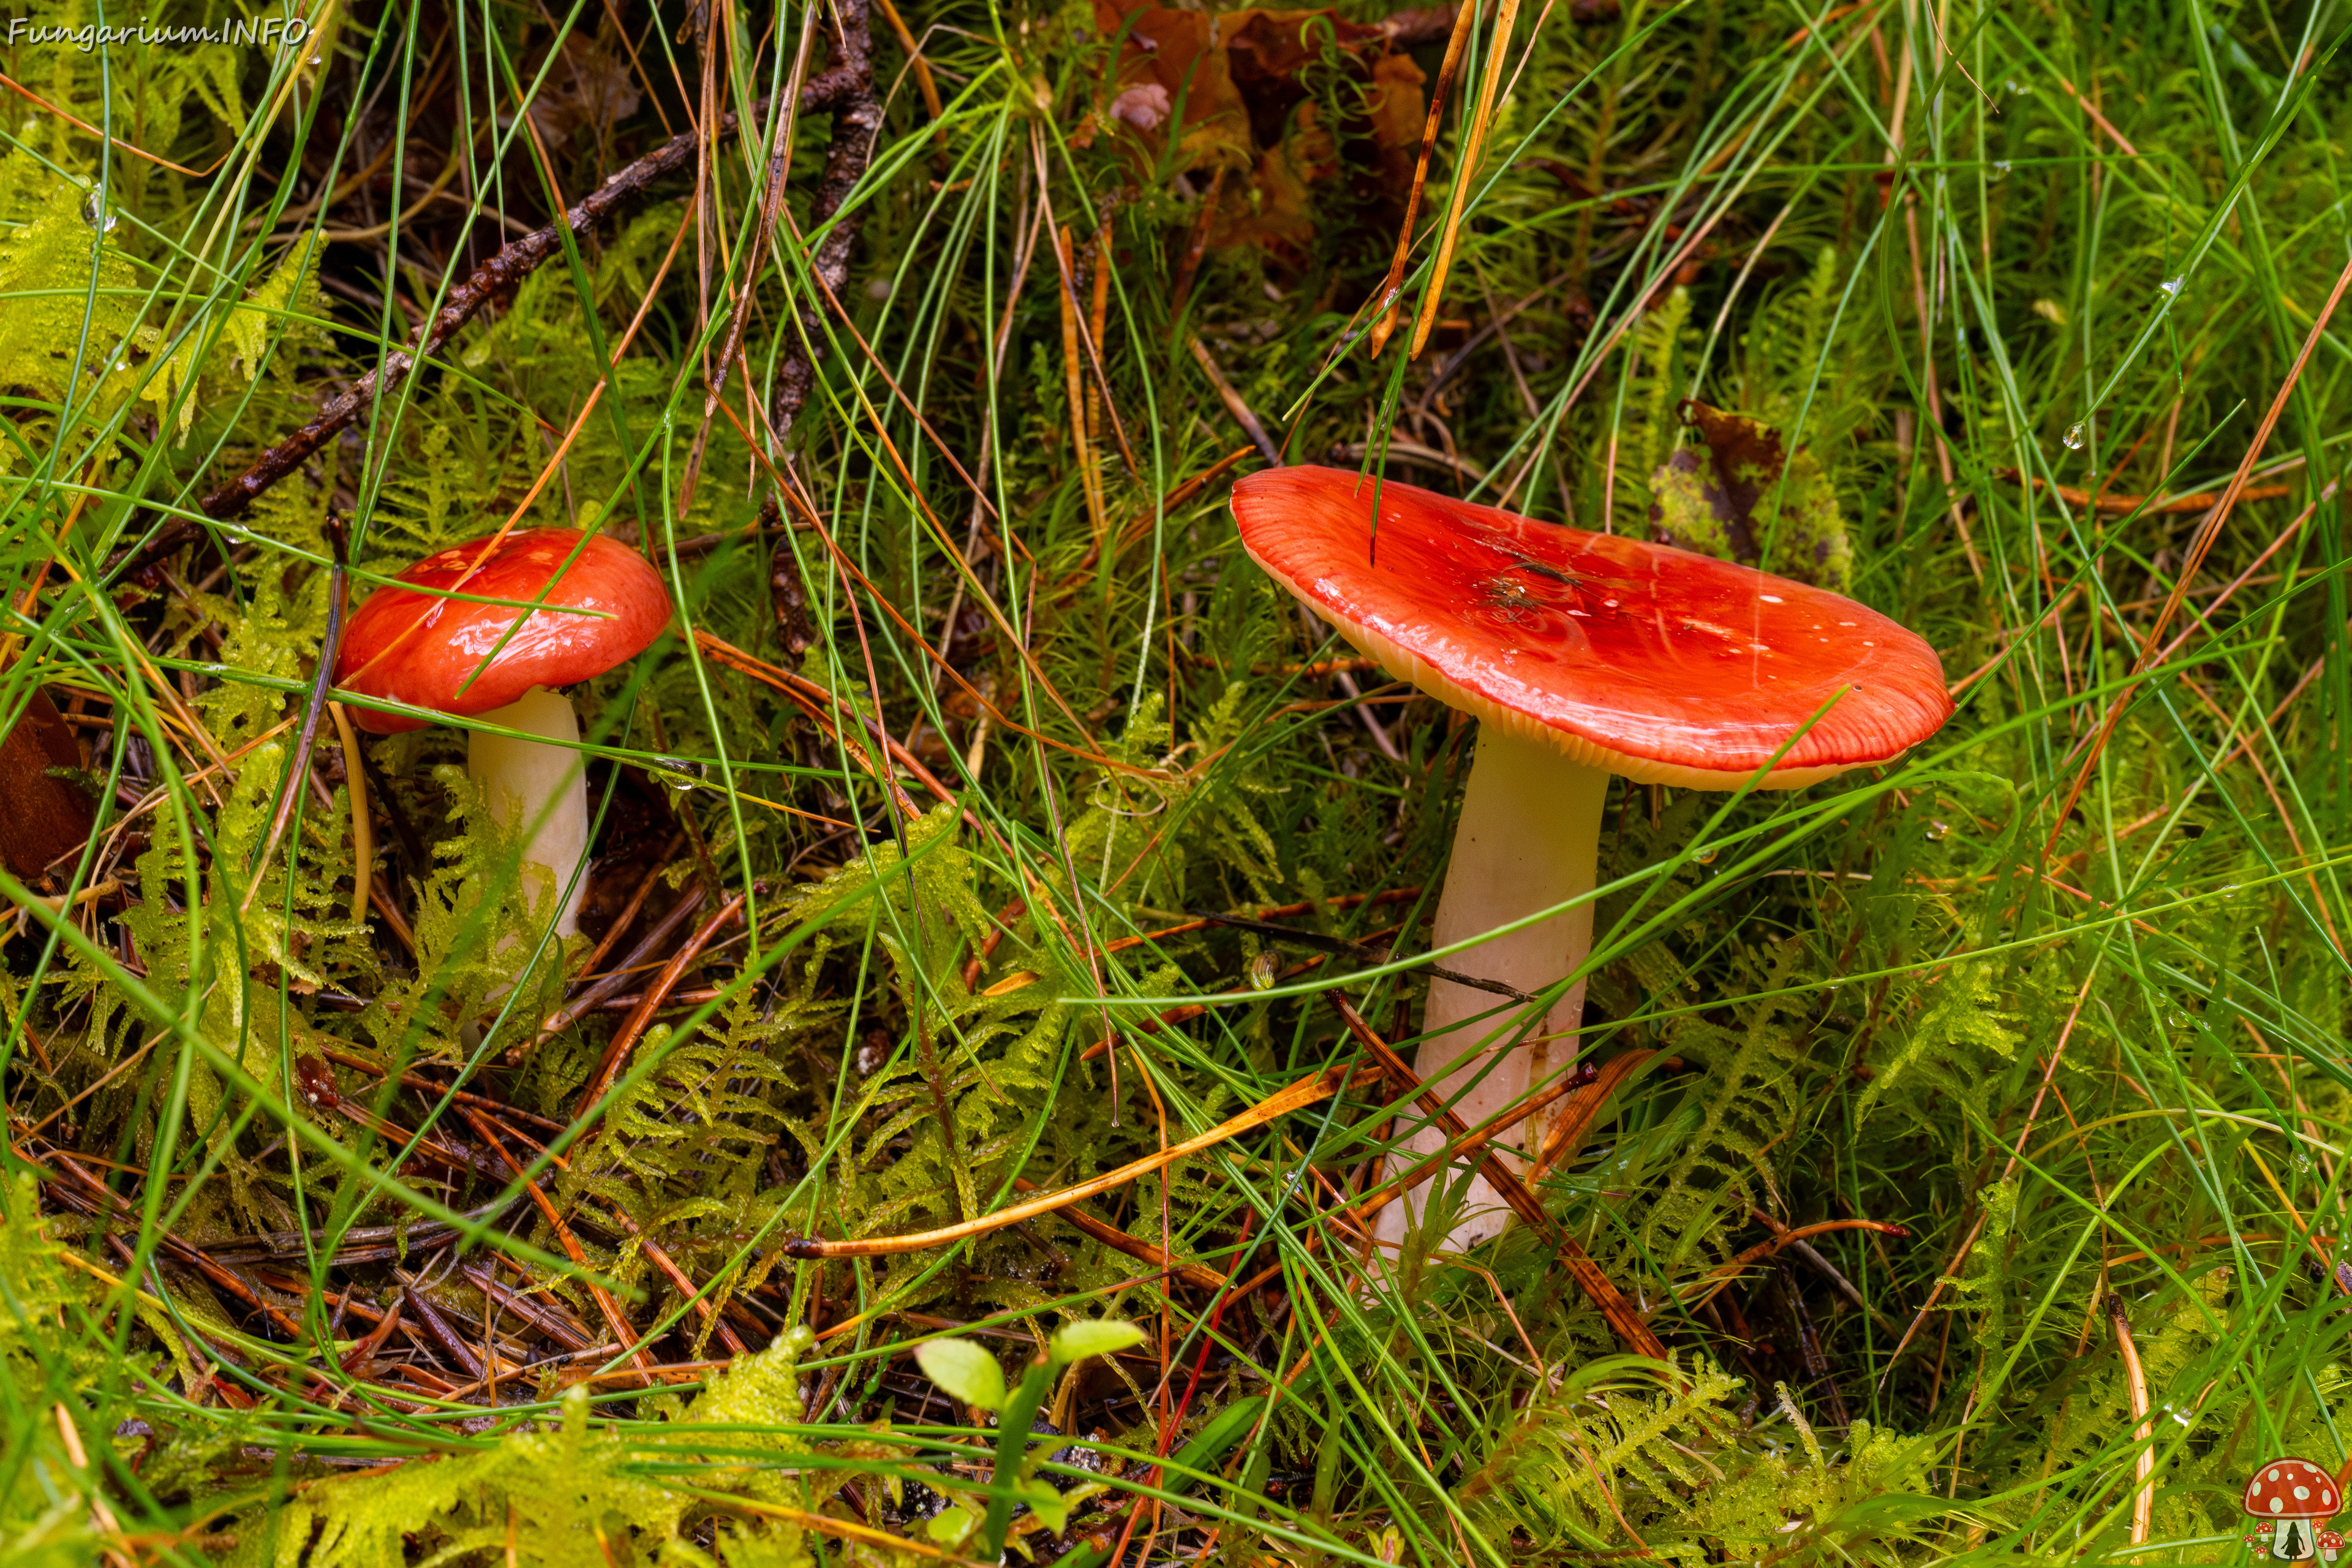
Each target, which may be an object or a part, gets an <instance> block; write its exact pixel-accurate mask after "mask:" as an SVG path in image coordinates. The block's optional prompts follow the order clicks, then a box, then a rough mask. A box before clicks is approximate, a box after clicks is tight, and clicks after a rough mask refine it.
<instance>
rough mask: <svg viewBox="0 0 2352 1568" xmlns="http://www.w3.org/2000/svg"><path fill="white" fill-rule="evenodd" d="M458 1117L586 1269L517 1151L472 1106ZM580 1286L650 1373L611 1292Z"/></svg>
mask: <svg viewBox="0 0 2352 1568" xmlns="http://www.w3.org/2000/svg"><path fill="white" fill-rule="evenodd" d="M457 1114H458V1115H460V1116H462V1117H464V1118H465V1119H466V1121H467V1123H468V1124H469V1125H470V1126H471V1127H472V1128H473V1129H474V1134H475V1136H476V1137H478V1138H479V1139H481V1141H482V1142H485V1143H487V1144H488V1145H489V1146H490V1147H491V1148H493V1149H495V1150H497V1151H498V1152H499V1159H500V1160H502V1161H504V1162H505V1163H506V1167H507V1170H508V1172H509V1173H510V1174H511V1175H512V1176H513V1178H514V1179H515V1180H516V1181H518V1182H520V1183H521V1184H522V1190H523V1191H524V1192H525V1193H526V1194H530V1201H531V1203H532V1205H534V1206H536V1207H537V1208H538V1210H539V1213H540V1217H541V1218H542V1219H544V1220H546V1221H547V1226H548V1228H549V1229H550V1230H552V1231H553V1232H555V1236H556V1239H557V1240H558V1241H560V1242H562V1244H563V1255H564V1256H565V1257H566V1258H570V1259H572V1264H573V1266H574V1267H576V1268H586V1267H587V1266H588V1255H587V1254H586V1253H584V1252H583V1251H582V1250H581V1249H580V1238H579V1237H575V1236H573V1235H572V1227H571V1226H568V1225H566V1224H564V1223H563V1215H562V1214H560V1213H559V1212H557V1210H556V1207H555V1205H553V1204H551V1203H550V1202H548V1201H547V1194H545V1193H543V1192H541V1190H540V1186H539V1184H538V1183H537V1182H534V1181H532V1180H531V1179H530V1177H529V1176H527V1175H525V1174H524V1173H523V1168H522V1165H521V1163H520V1162H519V1161H517V1160H516V1159H515V1157H514V1152H513V1151H512V1150H510V1149H509V1148H508V1147H507V1146H506V1142H505V1140H503V1139H501V1138H499V1136H498V1135H497V1134H496V1133H494V1132H493V1131H491V1130H490V1126H489V1122H488V1120H487V1119H485V1118H484V1117H483V1115H482V1113H481V1112H480V1111H478V1110H475V1109H474V1108H473V1107H471V1106H469V1105H460V1106H459V1107H457ZM581 1283H582V1284H583V1285H585V1286H586V1287H587V1288H588V1294H589V1295H590V1296H591V1297H593V1299H594V1300H595V1302H596V1307H597V1310H599V1311H601V1312H603V1313H604V1321H605V1322H606V1323H607V1324H608V1325H610V1327H611V1328H612V1331H613V1337H614V1339H616V1340H618V1341H619V1342H621V1348H622V1349H623V1350H625V1351H626V1352H629V1360H630V1361H631V1362H632V1363H635V1366H636V1368H637V1370H638V1371H639V1372H651V1371H652V1370H653V1364H654V1362H653V1357H651V1356H649V1355H647V1354H646V1351H645V1347H644V1345H643V1344H642V1343H641V1342H639V1341H638V1339H637V1331H636V1330H635V1329H634V1328H632V1327H630V1326H629V1320H628V1315H627V1314H626V1313H625V1312H623V1311H622V1310H621V1304H620V1303H619V1302H618V1301H615V1300H613V1296H612V1292H610V1291H608V1290H606V1289H604V1287H603V1286H601V1285H599V1284H597V1283H596V1282H595V1281H594V1280H593V1279H583V1280H582V1281H581Z"/></svg>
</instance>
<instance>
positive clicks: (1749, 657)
mask: <svg viewBox="0 0 2352 1568" xmlns="http://www.w3.org/2000/svg"><path fill="white" fill-rule="evenodd" d="M1373 495H1374V489H1373V485H1372V482H1371V481H1370V480H1369V479H1362V480H1360V479H1359V478H1358V476H1357V475H1355V474H1354V473H1352V472H1348V471H1344V470H1340V469H1335V468H1278V469H1272V470H1268V471H1266V472H1263V473H1257V474H1252V475H1250V476H1249V477H1248V478H1246V479H1243V480H1241V481H1240V482H1239V483H1238V484H1236V485H1235V486H1234V516H1235V518H1236V519H1237V520H1238V521H1239V522H1240V525H1241V537H1242V543H1243V544H1244V547H1245V548H1247V550H1248V551H1249V552H1250V554H1251V555H1252V556H1253V557H1254V558H1255V560H1256V561H1257V563H1259V564H1260V565H1261V566H1263V567H1265V569H1266V571H1267V572H1269V573H1270V574H1273V576H1274V577H1275V578H1276V580H1277V581H1278V582H1280V583H1281V584H1283V585H1284V586H1286V587H1287V588H1288V589H1290V590H1291V592H1292V593H1294V594H1296V595H1298V597H1299V598H1300V599H1301V600H1302V601H1303V602H1304V603H1305V604H1306V605H1307V607H1308V608H1309V609H1311V610H1312V611H1313V612H1314V613H1315V614H1316V615H1317V616H1321V617H1322V618H1323V619H1325V620H1327V621H1328V622H1330V623H1331V624H1332V625H1333V626H1337V627H1338V628H1339V633H1340V635H1341V636H1343V637H1346V638H1347V639H1348V640H1349V642H1351V643H1353V644H1354V645H1355V646H1356V647H1359V648H1360V649H1362V650H1363V652H1364V653H1366V654H1367V655H1369V656H1370V657H1371V658H1374V659H1377V660H1378V661H1379V662H1380V664H1381V667H1382V668H1384V669H1386V670H1387V671H1388V672H1389V673H1390V674H1391V675H1392V676H1395V677H1396V678H1397V679H1401V680H1405V681H1409V682H1411V683H1412V685H1414V686H1416V687H1418V688H1420V689H1422V690H1423V691H1424V692H1426V693H1428V694H1429V695H1430V696H1432V697H1434V698H1436V699H1437V700H1439V701H1441V702H1444V703H1445V704H1447V705H1448V706H1450V707H1453V708H1456V709H1460V710H1463V711H1465V712H1466V713H1470V714H1473V715H1475V717H1477V718H1478V719H1479V720H1480V721H1481V723H1480V725H1479V730H1478V742H1477V753H1476V756H1475V760H1474V762H1473V763H1472V767H1471V773H1470V778H1469V783H1468V785H1467V787H1466V788H1465V791H1464V794H1463V799H1462V814H1461V818H1460V822H1459V825H1458V826H1457V827H1456V829H1455V832H1454V853H1453V858H1452V861H1451V864H1450V867H1449V869H1448V870H1447V873H1446V880H1445V889H1444V895H1443V896H1442V898H1441V899H1440V900H1439V903H1438V907H1437V918H1436V923H1435V927H1434V929H1433V942H1434V944H1435V945H1436V946H1438V947H1441V948H1444V947H1450V946H1453V945H1454V944H1455V943H1457V942H1469V941H1473V940H1475V939H1477V938H1479V937H1481V936H1484V935H1485V934H1486V932H1489V931H1502V934H1500V935H1497V936H1495V937H1493V938H1492V939H1490V940H1487V941H1486V942H1483V943H1482V944H1481V945H1480V946H1478V947H1477V948H1476V949H1475V950H1474V951H1473V952H1469V953H1467V954H1465V956H1464V957H1463V958H1461V959H1459V960H1456V961H1455V962H1456V963H1458V964H1459V965H1460V966H1461V967H1463V968H1465V969H1466V970H1468V971H1470V972H1471V973H1475V974H1476V975H1478V976H1479V977H1481V978H1485V979H1489V980H1494V981H1498V982H1500V983H1502V984H1505V985H1507V986H1510V987H1512V988H1514V989H1516V990H1519V991H1524V992H1538V991H1542V990H1544V989H1545V988H1547V987H1549V986H1550V985H1553V984H1557V983H1558V982H1559V981H1560V980H1561V979H1563V978H1565V977H1567V976H1570V975H1573V974H1576V973H1577V972H1578V970H1579V969H1580V967H1581V966H1582V964H1583V963H1584V959H1585V955H1586V953H1587V952H1588V951H1589V950H1590V949H1591V943H1592V909H1591V904H1590V902H1585V903H1580V904H1577V905H1576V906H1575V907H1574V908H1571V909H1566V910H1561V909H1560V906H1562V905H1565V904H1569V903H1570V901H1571V900H1579V899H1582V898H1584V897H1585V896H1586V895H1588V894H1590V893H1591V891H1592V888H1593V878H1594V872H1595V868H1596V865H1597V862H1598V858H1599V845H1600V829H1601V808H1602V805H1603V803H1604V802H1605V801H1606V799H1607V796H1608V789H1609V777H1610V775H1611V774H1612V773H1618V774H1622V775H1624V776H1625V777H1627V778H1631V779H1636V780H1642V781H1644V782H1649V783H1655V784H1676V785H1681V786H1685V787H1688V788H1696V789H1735V788H1738V787H1739V786H1741V785H1743V784H1749V783H1751V782H1752V783H1754V784H1758V785H1759V787H1762V788H1765V789H1795V788H1801V787H1802V786H1804V785H1807V784H1816V783H1819V782H1821V781H1822V780H1824V779H1828V778H1831V777H1833V776H1834V775H1836V774H1838V773H1843V772H1845V771H1846V770H1847V769H1849V768H1856V767H1864V766H1867V765H1869V764H1871V763H1884V762H1886V761H1889V760H1891V759H1892V758H1894V757H1895V756H1898V755H1900V754H1901V753H1902V752H1904V751H1906V749H1908V748H1910V747H1912V746H1915V745H1916V744H1918V743H1919V742H1921V741H1924V740H1926V739H1927V737H1928V736H1930V735H1932V734H1934V733H1935V732H1936V731H1937V729H1938V728H1939V727H1940V726H1941V725H1942V724H1943V722H1944V721H1945V720H1946V719H1947V718H1948V717H1949V716H1950V714H1951V711H1952V704H1951V700H1950V699H1949V697H1948V695H1947V694H1946V692H1945V689H1944V677H1943V668H1942V666H1941V665H1940V664H1939V663H1938V661H1937V658H1936V655H1935V652H1934V650H1933V649H1931V648H1930V647H1928V646H1927V644H1926V643H1925V642H1924V641H1922V640H1921V639H1920V638H1919V637H1916V636H1914V635H1913V634H1912V633H1910V632H1908V631H1906V630H1905V629H1904V628H1903V627H1901V626H1896V625H1895V623H1894V622H1893V621H1890V620H1888V619H1887V618H1886V617H1885V616H1881V615H1879V614H1877V613H1876V612H1874V611H1873V610H1869V609H1866V608H1864V606H1863V605H1858V604H1855V603H1854V602H1853V601H1852V600H1850V599H1846V598H1843V597H1842V596H1840V595H1836V594H1832V593H1828V592H1825V591H1824V590H1822V589H1819V588H1813V587H1809V586H1807V585H1805V584H1801V583H1792V582H1789V581H1786V580H1784V579H1781V578H1778V577H1772V576H1769V575H1767V574H1764V573H1761V572H1759V571H1756V570H1754V569H1753V568H1751V567H1746V566H1739V565H1735V564H1732V563H1727V562H1723V561H1717V560H1715V559H1713V558H1712V557H1708V556H1702V555H1694V554H1691V553H1689V552H1685V551H1681V550H1675V549H1671V548H1668V547H1666V546H1664V545H1656V544H1646V543H1643V542H1639V541H1636V540H1632V539H1626V538H1622V537H1619V536H1614V535H1609V534H1597V533H1587V532H1583V531H1580V530H1577V529H1572V528H1562V527H1558V526H1555V525H1553V524H1549V523H1543V522H1538V521H1533V520H1532V519H1528V518H1524V517H1518V516H1516V515H1514V514H1512V513H1510V512H1507V511H1502V510H1497V509H1496V508H1494V507H1486V506H1476V505H1473V504H1471V503H1469V502H1465V501H1457V500H1451V499H1449V498H1447V497H1445V496H1442V495H1438V494H1436V493H1435V492H1433V491H1431V490H1425V489H1419V488H1417V487H1415V486H1412V485H1404V484H1398V483H1395V482H1394V481H1385V482H1383V483H1381V486H1380V487H1379V507H1378V530H1377V539H1376V538H1375V530H1374V503H1373ZM1809 725H1810V727H1808V726H1809ZM1784 747H1785V748H1787V750H1786V752H1785V754H1783V752H1782V748H1784ZM1547 910H1559V912H1558V913H1554V914H1550V915H1549V916H1544V912H1545V911H1547ZM1538 916H1544V918H1541V919H1538V918H1536V917H1538ZM1520 922H1527V923H1520ZM1505 927H1514V928H1515V929H1512V930H1508V931H1504V930H1503V928H1505ZM1495 1005H1496V998H1495V997H1494V996H1493V995H1492V994H1488V993H1486V992H1481V991H1478V990H1475V989H1473V988H1471V987H1468V986H1464V985H1458V984H1454V983H1452V982H1450V981H1446V980H1435V981H1433V982H1432V983H1431V985H1430V991H1429V1000H1428V1003H1427V1005H1426V1008H1425V1010H1424V1012H1423V1023H1422V1032H1423V1044H1422V1047H1421V1051H1420V1056H1419V1058H1418V1064H1417V1065H1418V1068H1419V1071H1420V1073H1421V1075H1422V1077H1423V1079H1426V1080H1429V1081H1432V1082H1433V1083H1435V1084H1436V1085H1437V1086H1438V1088H1439V1089H1441V1091H1442V1092H1444V1094H1445V1095H1446V1096H1447V1097H1448V1098H1449V1099H1451V1100H1453V1103H1454V1110H1456V1112H1457V1113H1458V1114H1459V1115H1460V1116H1461V1117H1462V1119H1463V1120H1464V1121H1465V1122H1467V1123H1469V1124H1470V1125H1471V1126H1473V1127H1475V1126H1477V1125H1478V1124H1480V1123H1481V1122H1483V1121H1489V1120H1492V1119H1493V1118H1494V1117H1496V1115H1497V1114H1498V1113H1500V1112H1501V1111H1503V1110H1505V1109H1506V1108H1507V1107H1508V1106H1510V1105H1511V1104H1513V1103H1514V1102H1515V1101H1517V1100H1520V1099H1521V1098H1522V1097H1524V1096H1525V1095H1526V1094H1527V1093H1528V1090H1529V1089H1530V1087H1531V1086H1536V1085H1539V1084H1541V1083H1542V1082H1543V1081H1544V1080H1545V1079H1547V1078H1548V1077H1549V1076H1550V1075H1552V1074H1553V1073H1555V1072H1556V1071H1557V1070H1558V1069H1559V1068H1561V1067H1564V1066H1565V1065H1566V1063H1567V1061H1568V1060H1569V1058H1570V1057H1572V1055H1573V1053H1574V1048H1575V1039H1576V1031H1577V1027H1578V1025H1579V1023H1580V1018H1581V1016H1582V1013H1583V1006H1584V985H1583V981H1582V979H1581V978H1579V979H1578V980H1577V982H1576V984H1573V985H1572V986H1570V988H1569V990H1568V991H1567V992H1566V994H1564V995H1563V996H1562V997H1561V998H1560V1000H1559V1002H1558V1003H1557V1004H1556V1005H1554V1006H1553V1007H1552V1009H1551V1012H1550V1014H1549V1019H1548V1021H1547V1022H1545V1023H1544V1024H1542V1025H1539V1026H1538V1028H1537V1031H1536V1033H1535V1035H1534V1036H1533V1037H1530V1038H1529V1039H1528V1042H1527V1043H1526V1044H1525V1045H1524V1046H1523V1047H1520V1048H1519V1049H1517V1050H1511V1049H1509V1048H1508V1041H1509V1038H1510V1036H1511V1035H1512V1033H1513V1032H1514V1026H1512V1025H1511V1024H1508V1023H1502V1024H1497V1023H1495V1022H1492V1021H1480V1022H1476V1023H1469V1022H1467V1021H1468V1020H1472V1019H1476V1018H1478V1017H1479V1016H1480V1015H1486V1014H1490V1013H1492V1012H1493V1010H1494V1008H1495ZM1497 1058H1500V1059H1499V1060H1498V1059H1497ZM1536 1131H1537V1130H1535V1129H1533V1128H1531V1127H1525V1126H1523V1127H1522V1128H1521V1129H1520V1130H1519V1131H1517V1133H1514V1134H1512V1135H1510V1139H1509V1141H1510V1142H1524V1143H1526V1144H1528V1145H1530V1146H1531V1145H1532V1144H1533V1142H1535V1141H1536ZM1443 1143H1444V1133H1443V1132H1442V1131H1440V1130H1438V1129H1434V1128H1426V1129H1423V1131H1421V1132H1419V1133H1417V1134H1415V1135H1414V1136H1413V1137H1412V1138H1411V1139H1409V1140H1408V1141H1407V1145H1406V1152H1402V1153H1400V1154H1399V1155H1398V1156H1397V1159H1398V1161H1399V1162H1400V1163H1412V1162H1414V1161H1416V1160H1418V1159H1419V1158H1420V1157H1422V1156H1423V1155H1426V1154H1427V1153H1428V1152H1431V1151H1433V1150H1434V1149H1436V1148H1438V1147H1440V1146H1441V1145H1442V1144H1443ZM1420 1206H1421V1205H1420V1201H1419V1197H1418V1194H1415V1195H1414V1197H1413V1198H1412V1201H1411V1202H1410V1204H1409V1205H1408V1204H1396V1205H1390V1207H1389V1208H1388V1209H1387V1210H1386V1211H1384V1212H1383V1214H1382V1215H1381V1236H1382V1238H1383V1239H1387V1240H1397V1239H1401V1238H1402V1236H1403V1233H1404V1230H1405V1227H1406V1226H1407V1225H1408V1224H1410V1223H1411V1221H1412V1219H1413V1218H1414V1217H1417V1215H1418V1214H1419V1212H1420ZM1507 1217H1508V1211H1507V1209H1505V1208H1504V1207H1503V1205H1502V1204H1501V1202H1500V1200H1499V1198H1498V1197H1497V1195H1496V1194H1495V1193H1494V1191H1493V1189H1492V1188H1491V1187H1489V1186H1488V1185H1487V1184H1486V1182H1485V1181H1484V1180H1483V1179H1475V1184H1474V1186H1473V1187H1472V1189H1471V1191H1470V1193H1469V1194H1468V1197H1467V1199H1466V1201H1465V1205H1464V1208H1463V1215H1462V1218H1461V1219H1460V1221H1459V1222H1458V1223H1457V1224H1456V1226H1454V1230H1453V1232H1452V1235H1451V1236H1450V1237H1449V1238H1448V1240H1449V1245H1452V1246H1454V1247H1464V1246H1468V1245H1472V1244H1474V1243H1475V1242H1477V1241H1481V1240H1484V1239H1486V1237H1490V1236H1493V1235H1495V1234H1496V1233H1497V1232H1498V1231H1499V1230H1500V1229H1501V1228H1502V1226H1503V1225H1504V1224H1505V1223H1506V1221H1507Z"/></svg>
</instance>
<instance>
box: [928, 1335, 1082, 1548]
mask: <svg viewBox="0 0 2352 1568" xmlns="http://www.w3.org/2000/svg"><path fill="white" fill-rule="evenodd" d="M938 1343H961V1341H939V1342H938ZM932 1381H933V1382H934V1383H936V1382H938V1381H939V1380H938V1379H937V1378H934V1379H932ZM971 1526H972V1518H971V1513H970V1512H969V1511H968V1510H965V1509H964V1508H963V1507H962V1505H961V1504H954V1505H950V1506H949V1507H947V1508H943V1509H941V1510H940V1511H939V1512H937V1513H935V1514H933V1515H932V1516H931V1521H930V1522H929V1524H926V1525H925V1526H923V1533H924V1534H926V1535H928V1536H929V1537H930V1538H931V1539H932V1540H933V1541H936V1542H939V1543H940V1545H941V1546H953V1545H955V1544H956V1543H957V1542H961V1540H962V1539H963V1538H964V1537H965V1536H967V1535H970V1534H971ZM1055 1528H1056V1529H1059V1528H1060V1527H1059V1526H1056V1527H1055Z"/></svg>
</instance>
